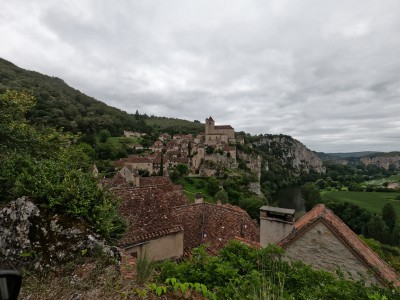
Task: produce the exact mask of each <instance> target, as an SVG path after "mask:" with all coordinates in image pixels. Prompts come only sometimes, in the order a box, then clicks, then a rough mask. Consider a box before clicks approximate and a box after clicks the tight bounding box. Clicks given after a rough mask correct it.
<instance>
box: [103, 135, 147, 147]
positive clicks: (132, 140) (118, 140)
mask: <svg viewBox="0 0 400 300" xmlns="http://www.w3.org/2000/svg"><path fill="white" fill-rule="evenodd" d="M108 141H109V142H110V143H112V144H127V145H132V146H133V145H140V142H141V141H142V138H139V137H129V138H127V137H120V136H118V137H117V136H111V137H109V138H108Z"/></svg>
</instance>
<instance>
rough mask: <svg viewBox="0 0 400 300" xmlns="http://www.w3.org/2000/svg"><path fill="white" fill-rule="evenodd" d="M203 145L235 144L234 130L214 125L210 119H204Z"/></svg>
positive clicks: (227, 126)
mask: <svg viewBox="0 0 400 300" xmlns="http://www.w3.org/2000/svg"><path fill="white" fill-rule="evenodd" d="M205 131H206V132H205V133H206V134H205V144H206V145H210V146H217V145H219V144H220V143H226V144H228V143H235V142H236V140H235V130H234V129H233V128H232V126H230V125H215V122H214V120H213V118H212V117H209V118H207V119H206V125H205Z"/></svg>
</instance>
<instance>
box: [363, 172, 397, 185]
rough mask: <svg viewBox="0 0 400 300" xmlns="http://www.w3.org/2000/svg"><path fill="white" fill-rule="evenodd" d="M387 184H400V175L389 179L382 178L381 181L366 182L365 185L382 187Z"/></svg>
mask: <svg viewBox="0 0 400 300" xmlns="http://www.w3.org/2000/svg"><path fill="white" fill-rule="evenodd" d="M385 182H400V173H399V174H396V175H392V176H390V177H387V178H380V179H373V180H368V181H365V182H364V184H363V185H365V186H367V185H379V186H380V185H382V184H383V183H385Z"/></svg>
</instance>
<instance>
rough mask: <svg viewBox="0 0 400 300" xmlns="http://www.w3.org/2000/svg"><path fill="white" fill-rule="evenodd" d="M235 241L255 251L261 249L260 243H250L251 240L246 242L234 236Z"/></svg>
mask: <svg viewBox="0 0 400 300" xmlns="http://www.w3.org/2000/svg"><path fill="white" fill-rule="evenodd" d="M235 240H236V241H238V242H241V243H243V244H245V245H247V246H249V247H252V248H256V249H261V248H262V247H261V244H260V243H258V242H255V241H252V240H248V239H245V238H242V237H240V236H235Z"/></svg>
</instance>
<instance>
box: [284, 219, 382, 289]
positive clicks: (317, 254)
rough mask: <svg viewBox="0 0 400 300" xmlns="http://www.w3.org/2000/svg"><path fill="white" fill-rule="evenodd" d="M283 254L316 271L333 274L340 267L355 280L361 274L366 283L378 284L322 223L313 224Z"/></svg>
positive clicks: (369, 271) (359, 261)
mask: <svg viewBox="0 0 400 300" xmlns="http://www.w3.org/2000/svg"><path fill="white" fill-rule="evenodd" d="M285 252H286V255H287V256H288V257H290V258H293V259H301V261H303V262H304V263H306V264H310V265H312V266H313V267H315V268H318V269H325V270H328V271H331V272H335V270H336V269H337V268H338V267H340V268H341V269H342V270H343V271H344V270H346V271H347V272H349V273H350V274H351V277H353V278H354V279H356V280H357V279H361V276H360V274H362V276H365V277H366V278H365V279H366V281H367V282H369V283H372V284H377V283H379V281H378V279H377V278H376V277H375V276H374V275H373V274H371V273H372V272H371V270H370V268H369V267H368V265H366V264H365V263H363V262H362V261H361V260H360V259H359V257H358V256H357V255H356V254H355V253H354V252H353V251H351V250H350V249H349V248H348V247H347V246H346V245H345V244H344V243H343V242H342V241H341V240H340V239H338V238H337V236H336V235H335V234H334V233H333V232H332V230H331V229H330V228H329V227H328V226H327V225H325V224H324V223H323V222H322V221H319V222H317V223H315V224H314V225H313V226H312V228H310V229H309V230H308V231H307V232H305V233H304V234H303V235H302V236H301V237H300V238H297V239H295V240H294V241H293V242H291V243H290V244H289V245H288V246H287V247H285ZM345 273H346V272H345ZM346 275H347V274H346Z"/></svg>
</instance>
